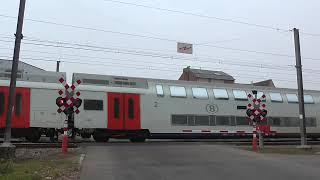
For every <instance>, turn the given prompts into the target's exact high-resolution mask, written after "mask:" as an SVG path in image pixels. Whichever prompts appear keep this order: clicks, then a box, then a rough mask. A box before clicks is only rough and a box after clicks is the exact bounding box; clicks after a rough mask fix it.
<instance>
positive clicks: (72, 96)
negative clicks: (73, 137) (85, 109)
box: [56, 78, 82, 154]
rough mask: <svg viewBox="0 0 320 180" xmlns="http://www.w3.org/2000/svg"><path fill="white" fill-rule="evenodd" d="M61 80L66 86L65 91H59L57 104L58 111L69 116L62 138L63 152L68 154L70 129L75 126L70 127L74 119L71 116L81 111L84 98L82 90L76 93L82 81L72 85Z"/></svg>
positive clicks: (64, 125) (65, 122) (64, 124)
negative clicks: (82, 97) (81, 94)
mask: <svg viewBox="0 0 320 180" xmlns="http://www.w3.org/2000/svg"><path fill="white" fill-rule="evenodd" d="M59 82H60V83H61V84H62V85H63V86H64V88H65V91H64V92H63V90H59V91H58V94H59V95H60V96H59V97H58V98H57V99H56V104H57V106H58V107H59V108H58V110H57V112H58V113H62V112H64V113H65V115H66V116H67V119H66V120H65V121H64V123H63V139H62V145H61V149H62V153H63V154H67V153H68V141H69V137H68V130H69V128H73V127H69V121H71V120H72V119H71V118H70V117H72V115H73V114H74V113H76V114H79V113H80V111H79V107H80V106H81V104H82V100H81V99H80V98H79V97H80V92H79V91H77V92H76V93H75V89H76V87H77V86H78V85H80V84H81V81H80V80H77V81H76V82H75V83H74V84H72V85H71V86H69V85H68V84H67V82H66V81H65V80H64V78H60V79H59ZM72 133H73V132H72Z"/></svg>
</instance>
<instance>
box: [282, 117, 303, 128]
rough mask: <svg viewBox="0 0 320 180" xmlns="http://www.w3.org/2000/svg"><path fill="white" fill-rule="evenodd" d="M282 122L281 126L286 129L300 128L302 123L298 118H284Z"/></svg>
mask: <svg viewBox="0 0 320 180" xmlns="http://www.w3.org/2000/svg"><path fill="white" fill-rule="evenodd" d="M280 120H281V126H284V127H299V126H300V121H299V118H297V117H282V118H280Z"/></svg>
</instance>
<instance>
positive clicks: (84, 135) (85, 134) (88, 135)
mask: <svg viewBox="0 0 320 180" xmlns="http://www.w3.org/2000/svg"><path fill="white" fill-rule="evenodd" d="M81 137H82V138H83V139H89V138H90V137H91V134H87V133H81Z"/></svg>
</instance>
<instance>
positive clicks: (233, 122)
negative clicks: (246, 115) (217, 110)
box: [230, 117, 236, 126]
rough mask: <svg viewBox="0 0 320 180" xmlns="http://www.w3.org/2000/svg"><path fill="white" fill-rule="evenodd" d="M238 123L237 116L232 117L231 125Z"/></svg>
mask: <svg viewBox="0 0 320 180" xmlns="http://www.w3.org/2000/svg"><path fill="white" fill-rule="evenodd" d="M235 125H236V117H230V126H235Z"/></svg>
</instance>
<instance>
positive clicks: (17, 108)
mask: <svg viewBox="0 0 320 180" xmlns="http://www.w3.org/2000/svg"><path fill="white" fill-rule="evenodd" d="M15 111H16V115H17V116H20V115H21V112H22V94H20V93H17V94H16V104H15Z"/></svg>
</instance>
